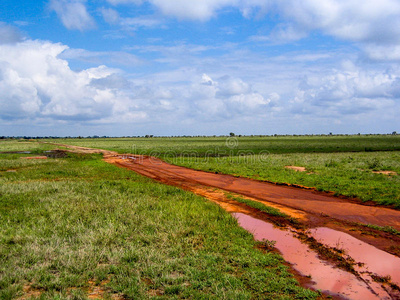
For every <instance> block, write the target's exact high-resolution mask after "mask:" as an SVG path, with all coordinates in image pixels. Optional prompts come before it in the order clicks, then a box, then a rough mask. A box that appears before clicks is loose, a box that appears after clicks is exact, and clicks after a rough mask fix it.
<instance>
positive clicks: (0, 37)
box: [0, 22, 23, 45]
mask: <svg viewBox="0 0 400 300" xmlns="http://www.w3.org/2000/svg"><path fill="white" fill-rule="evenodd" d="M22 40H23V37H22V34H21V32H20V31H19V30H18V28H16V27H14V26H10V25H7V24H5V23H3V22H0V45H1V44H13V43H17V42H21V41H22Z"/></svg>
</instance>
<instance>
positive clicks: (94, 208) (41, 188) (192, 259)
mask: <svg viewBox="0 0 400 300" xmlns="http://www.w3.org/2000/svg"><path fill="white" fill-rule="evenodd" d="M58 142H59V141H58ZM64 142H66V141H64ZM69 142H70V141H68V143H69ZM98 142H99V143H100V144H98V145H99V147H103V145H101V143H108V145H109V146H108V147H104V148H113V144H112V143H113V142H114V141H113V140H111V141H106V140H104V141H93V143H98ZM71 143H72V141H71ZM85 143H86V145H85V146H93V147H94V146H95V145H88V141H82V144H85ZM123 145H126V146H125V147H126V150H128V149H129V147H130V141H128V142H127V143H126V144H124V141H121V142H120V144H117V146H116V147H124V146H123ZM146 146H147V145H146ZM142 147H143V148H144V146H142ZM54 148H55V147H54V146H51V145H47V144H38V143H35V142H32V143H25V142H19V141H0V152H11V151H31V152H32V153H35V155H36V154H39V155H40V154H45V152H44V151H47V150H51V149H54ZM120 150H123V148H121V149H120ZM124 151H125V150H124ZM29 155H30V154H27V153H25V154H24V153H19V154H18V153H17V154H16V153H14V154H12V153H0V299H34V298H40V299H87V298H88V297H89V295H90V297H91V298H92V299H149V298H155V297H157V298H161V299H163V298H190V297H191V298H202V299H212V298H215V299H257V298H264V299H265V298H266V299H315V298H317V297H318V293H316V292H313V291H310V290H307V289H304V288H302V287H300V286H299V283H298V282H297V281H296V280H295V279H294V277H293V275H292V274H290V273H289V269H288V267H287V266H285V265H284V262H283V260H282V258H281V257H280V256H279V255H278V254H276V253H274V252H270V251H268V250H263V251H261V250H259V249H258V247H257V246H258V245H259V244H258V243H257V242H255V241H254V239H253V237H252V235H251V234H249V233H248V232H247V231H245V230H244V229H242V228H240V227H239V226H238V224H237V221H236V220H235V219H234V218H233V217H232V216H231V215H229V214H228V213H226V212H225V211H224V210H222V209H221V208H220V207H219V206H217V205H216V204H213V203H211V202H209V201H208V200H206V199H204V198H202V197H199V196H196V195H194V194H192V193H189V192H186V191H183V190H181V189H178V188H174V187H170V186H165V185H162V184H159V183H155V182H154V181H151V180H149V179H147V178H145V177H143V176H139V175H137V174H136V173H134V172H131V171H128V170H125V169H121V168H118V167H115V166H113V165H110V164H107V163H105V162H103V161H102V160H101V156H100V155H94V154H92V155H87V154H85V155H84V154H72V153H68V154H67V155H66V156H64V157H60V158H48V159H41V160H35V159H29V160H28V159H21V157H26V156H29Z"/></svg>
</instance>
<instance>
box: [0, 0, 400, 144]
mask: <svg viewBox="0 0 400 300" xmlns="http://www.w3.org/2000/svg"><path fill="white" fill-rule="evenodd" d="M399 63H400V1H398V0H396V1H394V0H381V1H379V3H378V1H375V0H365V1H359V0H346V1H344V0H324V1H317V0H304V1H297V0H287V1H278V0H247V1H244V0H191V1H189V0H97V1H89V0H87V1H85V0H46V1H27V0H21V1H14V0H2V3H1V6H0V135H39V136H40V135H59V136H78V135H84V136H87V135H111V136H124V135H129V136H131V135H133V136H136V135H146V134H153V135H214V134H217V135H220V134H228V133H229V132H232V131H233V132H235V133H237V134H275V133H277V134H311V133H315V134H319V133H329V132H333V133H359V132H360V133H391V132H392V131H398V132H399V131H400V128H399V127H400V126H399V125H400V121H399V118H398V115H399V112H400V65H399Z"/></svg>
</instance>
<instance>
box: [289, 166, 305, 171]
mask: <svg viewBox="0 0 400 300" xmlns="http://www.w3.org/2000/svg"><path fill="white" fill-rule="evenodd" d="M285 168H286V169H291V170H295V171H297V172H307V169H306V168H304V167H297V166H285Z"/></svg>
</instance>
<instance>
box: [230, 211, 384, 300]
mask: <svg viewBox="0 0 400 300" xmlns="http://www.w3.org/2000/svg"><path fill="white" fill-rule="evenodd" d="M232 215H233V216H234V217H235V218H236V219H237V220H238V223H239V225H240V226H241V227H243V228H244V229H246V230H247V231H249V232H250V233H252V234H253V235H254V238H255V239H256V240H258V241H262V240H263V239H267V240H269V241H276V244H275V248H277V249H278V250H279V251H280V252H281V254H282V256H283V258H284V259H285V261H287V262H289V263H290V264H292V266H293V268H294V269H295V270H297V271H298V272H299V273H301V274H303V275H304V276H311V280H312V281H313V283H312V284H311V285H310V286H309V287H311V288H313V289H315V290H321V291H322V292H323V293H326V294H328V295H331V296H337V297H342V298H346V299H363V300H368V299H391V297H390V296H389V295H388V293H387V292H386V291H385V290H384V289H383V288H382V287H381V286H380V285H379V284H377V283H375V282H372V281H371V282H368V283H366V282H365V281H362V280H360V279H359V278H357V277H356V276H355V275H353V274H351V273H348V272H345V271H343V270H341V269H337V268H335V267H334V266H332V265H331V264H330V263H329V262H326V261H323V260H321V259H319V258H318V254H317V253H316V252H314V251H313V250H311V249H310V248H309V247H308V245H306V244H302V243H301V242H300V241H299V240H298V239H297V238H295V237H294V235H293V233H291V232H289V231H287V230H281V229H278V228H274V226H273V225H272V224H269V223H267V222H264V221H261V220H258V219H255V218H253V217H251V216H248V215H245V214H242V213H234V214H232Z"/></svg>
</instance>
